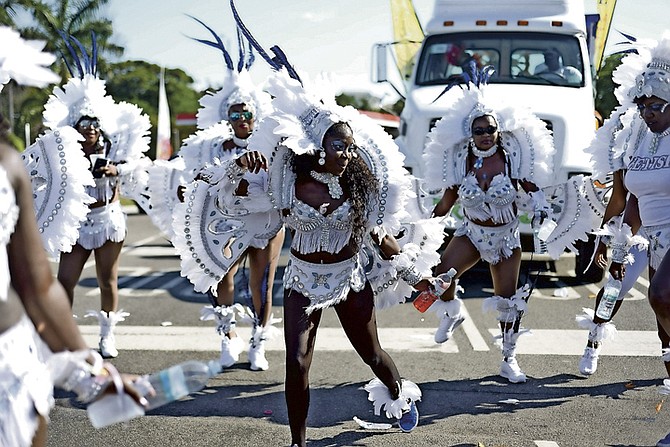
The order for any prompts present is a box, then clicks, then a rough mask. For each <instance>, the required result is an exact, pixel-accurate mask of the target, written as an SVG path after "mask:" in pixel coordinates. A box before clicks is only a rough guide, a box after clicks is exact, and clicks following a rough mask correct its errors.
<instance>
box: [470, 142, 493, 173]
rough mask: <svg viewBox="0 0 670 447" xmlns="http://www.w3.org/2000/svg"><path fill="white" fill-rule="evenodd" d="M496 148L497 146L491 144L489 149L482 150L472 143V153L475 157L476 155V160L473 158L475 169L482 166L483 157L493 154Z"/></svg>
mask: <svg viewBox="0 0 670 447" xmlns="http://www.w3.org/2000/svg"><path fill="white" fill-rule="evenodd" d="M497 150H498V147H497V146H491V147H490V148H489V149H487V150H485V151H482V150H479V149H477V148H476V147H475V146H474V145H473V146H472V153H473V154H475V157H477V160H475V169H479V168H481V167H482V165H483V164H484V159H485V158H488V157H490V156H491V155H493V154H495V153H496V151H497Z"/></svg>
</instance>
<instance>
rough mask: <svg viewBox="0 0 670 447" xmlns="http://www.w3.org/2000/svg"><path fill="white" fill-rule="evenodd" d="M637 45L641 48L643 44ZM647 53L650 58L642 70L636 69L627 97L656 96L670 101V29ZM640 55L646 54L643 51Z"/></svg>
mask: <svg viewBox="0 0 670 447" xmlns="http://www.w3.org/2000/svg"><path fill="white" fill-rule="evenodd" d="M639 47H641V48H643V45H640V46H639ZM649 53H650V54H649V55H650V56H651V60H649V61H648V63H647V64H646V66H645V67H644V69H643V70H642V71H638V73H637V76H636V77H635V85H634V86H632V88H630V89H629V90H628V98H630V99H631V100H633V99H635V98H639V97H642V96H656V97H657V98H661V99H663V100H665V101H667V102H670V31H666V32H664V33H663V36H662V37H661V40H660V41H658V43H657V44H656V45H655V46H653V47H652V48H650V49H649ZM642 56H643V58H644V57H645V56H647V54H646V53H643V55H642ZM629 57H630V56H629ZM647 57H648V56H647ZM640 60H643V59H642V58H641V59H640ZM634 67H635V66H632V67H631V68H634Z"/></svg>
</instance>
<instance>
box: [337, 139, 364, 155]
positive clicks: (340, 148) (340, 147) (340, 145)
mask: <svg viewBox="0 0 670 447" xmlns="http://www.w3.org/2000/svg"><path fill="white" fill-rule="evenodd" d="M330 147H331V148H333V150H334V151H335V152H347V153H350V154H353V153H354V152H356V151H357V150H358V146H356V143H351V144H350V145H349V146H347V144H346V143H345V142H344V141H342V140H335V141H333V142H331V143H330Z"/></svg>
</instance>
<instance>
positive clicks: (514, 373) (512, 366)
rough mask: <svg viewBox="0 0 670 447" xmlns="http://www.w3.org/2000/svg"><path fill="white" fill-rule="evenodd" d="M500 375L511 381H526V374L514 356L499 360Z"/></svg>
mask: <svg viewBox="0 0 670 447" xmlns="http://www.w3.org/2000/svg"><path fill="white" fill-rule="evenodd" d="M500 375H501V376H502V377H504V378H505V379H507V380H509V381H510V382H512V383H522V382H525V381H526V374H524V372H523V371H521V368H520V367H519V364H518V363H517V361H516V358H514V357H509V358H508V359H507V360H504V359H503V361H502V362H500Z"/></svg>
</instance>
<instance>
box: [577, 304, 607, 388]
mask: <svg viewBox="0 0 670 447" xmlns="http://www.w3.org/2000/svg"><path fill="white" fill-rule="evenodd" d="M582 312H583V313H582V314H581V315H577V316H576V317H575V321H576V322H577V324H578V325H579V327H581V328H584V329H588V330H589V336H588V341H589V342H590V344H591V345H593V346H594V347H590V346H588V345H587V346H586V348H585V349H584V354H583V355H582V357H581V358H580V359H579V372H580V373H582V374H584V375H585V376H590V375H592V374H594V373H595V372H596V371H597V370H598V356H599V354H600V349H601V347H602V343H603V341H604V340H607V339H612V338H614V337H615V336H616V332H617V330H616V326H614V324H613V323H611V322H607V323H594V322H593V318H594V312H593V310H592V309H587V308H583V309H582Z"/></svg>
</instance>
